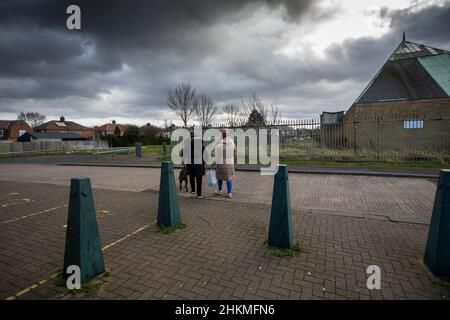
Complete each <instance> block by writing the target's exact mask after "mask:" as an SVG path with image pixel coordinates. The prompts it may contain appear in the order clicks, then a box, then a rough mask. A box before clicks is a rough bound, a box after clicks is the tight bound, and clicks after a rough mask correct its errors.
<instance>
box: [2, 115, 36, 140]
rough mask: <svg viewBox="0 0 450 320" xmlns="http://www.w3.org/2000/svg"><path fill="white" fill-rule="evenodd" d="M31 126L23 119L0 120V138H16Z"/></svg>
mask: <svg viewBox="0 0 450 320" xmlns="http://www.w3.org/2000/svg"><path fill="white" fill-rule="evenodd" d="M31 131H32V129H31V127H30V126H29V125H28V124H27V123H26V122H25V121H23V120H0V140H17V139H18V138H19V137H20V136H21V135H23V134H24V133H26V132H31Z"/></svg>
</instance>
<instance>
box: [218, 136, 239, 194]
mask: <svg viewBox="0 0 450 320" xmlns="http://www.w3.org/2000/svg"><path fill="white" fill-rule="evenodd" d="M214 154H215V162H216V177H217V188H218V190H217V191H216V194H218V195H221V194H222V184H223V181H226V183H227V191H228V195H227V196H228V198H231V197H232V190H233V178H234V159H235V158H236V146H235V144H234V141H233V139H232V138H230V137H228V136H227V132H226V131H225V130H224V131H222V140H221V141H219V143H218V144H217V145H216V147H215V149H214Z"/></svg>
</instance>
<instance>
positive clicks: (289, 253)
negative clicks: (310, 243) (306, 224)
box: [264, 240, 307, 258]
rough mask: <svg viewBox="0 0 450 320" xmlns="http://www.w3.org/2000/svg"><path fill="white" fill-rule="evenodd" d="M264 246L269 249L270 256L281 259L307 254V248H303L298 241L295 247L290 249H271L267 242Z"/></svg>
mask: <svg viewBox="0 0 450 320" xmlns="http://www.w3.org/2000/svg"><path fill="white" fill-rule="evenodd" d="M264 246H265V247H266V248H267V249H268V251H269V253H270V254H272V255H274V256H277V257H280V258H290V257H295V256H297V255H298V254H300V253H302V252H307V251H306V249H305V247H304V246H303V244H302V243H301V242H298V241H297V242H296V243H295V244H294V245H292V246H291V247H290V248H276V247H271V246H269V245H268V244H267V240H266V241H264Z"/></svg>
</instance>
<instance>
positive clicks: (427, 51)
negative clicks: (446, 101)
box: [356, 41, 450, 103]
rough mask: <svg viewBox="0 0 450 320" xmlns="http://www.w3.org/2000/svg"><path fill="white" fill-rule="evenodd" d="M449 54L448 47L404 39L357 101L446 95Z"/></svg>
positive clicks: (448, 84) (449, 74) (449, 87)
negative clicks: (439, 47) (435, 46)
mask: <svg viewBox="0 0 450 320" xmlns="http://www.w3.org/2000/svg"><path fill="white" fill-rule="evenodd" d="M449 57H450V52H448V51H445V50H442V49H437V48H432V47H429V46H426V45H422V44H417V43H412V42H409V41H403V42H402V43H400V45H399V46H398V47H397V49H396V50H395V51H394V53H393V54H392V55H391V57H390V58H389V59H388V61H387V62H386V63H385V65H384V66H383V68H382V69H381V70H380V71H379V72H378V73H377V75H376V76H375V77H374V79H372V81H371V82H370V83H369V85H368V86H367V87H366V89H365V90H364V91H363V92H362V93H361V95H360V96H359V97H358V99H357V100H356V103H370V102H380V101H396V100H419V99H437V98H447V97H449V95H450V82H449V81H447V78H448V80H450V59H449ZM437 65H438V66H437ZM447 68H448V70H449V71H448V72H447V73H445V72H444V73H445V74H443V71H442V70H443V69H445V70H447Z"/></svg>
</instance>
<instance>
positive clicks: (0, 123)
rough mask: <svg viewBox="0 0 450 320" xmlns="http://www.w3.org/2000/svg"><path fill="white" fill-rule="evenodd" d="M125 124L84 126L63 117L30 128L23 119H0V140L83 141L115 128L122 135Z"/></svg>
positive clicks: (107, 133) (107, 132)
mask: <svg viewBox="0 0 450 320" xmlns="http://www.w3.org/2000/svg"><path fill="white" fill-rule="evenodd" d="M126 128H127V126H126V125H122V124H117V123H116V122H115V121H114V120H113V121H112V122H111V123H106V124H104V125H102V126H99V127H94V128H90V127H85V126H83V125H81V124H79V123H76V122H74V121H67V120H66V119H65V118H64V117H61V118H60V119H59V120H51V121H48V122H46V123H43V124H41V125H39V126H37V127H35V128H31V127H30V126H29V125H28V124H27V123H26V122H25V121H23V120H0V140H2V141H18V142H28V141H32V140H59V141H83V140H94V139H99V138H101V137H103V136H106V135H109V134H114V133H116V131H117V130H119V131H120V135H121V136H123V134H124V133H125V130H126Z"/></svg>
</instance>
